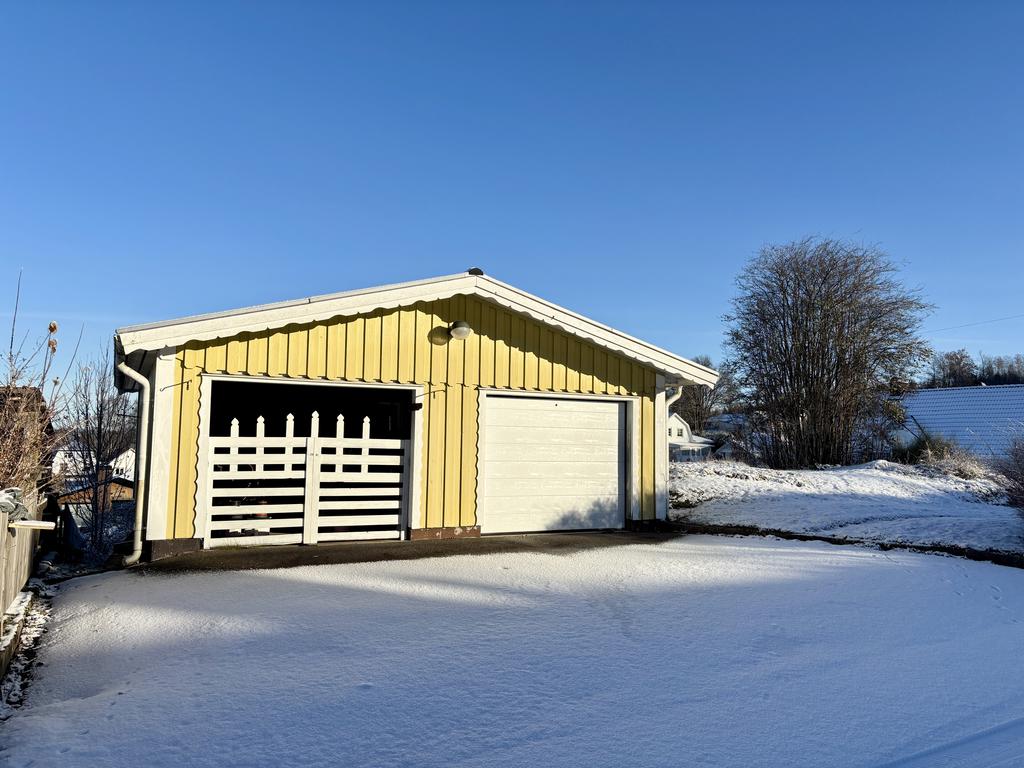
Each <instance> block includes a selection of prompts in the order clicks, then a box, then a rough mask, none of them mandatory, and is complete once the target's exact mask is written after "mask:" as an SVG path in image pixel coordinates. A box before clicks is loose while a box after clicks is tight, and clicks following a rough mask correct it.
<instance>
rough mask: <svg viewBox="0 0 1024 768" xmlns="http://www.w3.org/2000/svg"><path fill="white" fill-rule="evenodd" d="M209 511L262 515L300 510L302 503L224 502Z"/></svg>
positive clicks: (220, 513)
mask: <svg viewBox="0 0 1024 768" xmlns="http://www.w3.org/2000/svg"><path fill="white" fill-rule="evenodd" d="M210 511H211V513H212V514H213V515H215V516H217V515H220V516H223V515H244V514H251V515H258V516H260V517H262V516H263V515H285V514H289V513H295V512H301V511H302V504H295V503H290V504H237V505H236V504H226V505H224V506H223V507H213V508H212V509H211V510H210Z"/></svg>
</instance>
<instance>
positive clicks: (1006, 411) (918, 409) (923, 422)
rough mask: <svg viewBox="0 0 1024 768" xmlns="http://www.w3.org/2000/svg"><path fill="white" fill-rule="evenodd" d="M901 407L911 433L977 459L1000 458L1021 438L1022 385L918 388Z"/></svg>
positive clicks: (1023, 421) (1023, 432) (1023, 422)
mask: <svg viewBox="0 0 1024 768" xmlns="http://www.w3.org/2000/svg"><path fill="white" fill-rule="evenodd" d="M902 404H903V408H904V409H905V411H906V414H907V421H906V426H907V429H908V430H910V431H911V432H913V433H915V434H919V433H920V432H921V430H924V431H925V432H927V433H928V434H929V435H932V436H936V437H943V438H945V439H947V440H952V441H954V442H955V443H956V444H957V445H959V446H960V447H961V448H965V449H967V450H969V451H971V452H973V453H976V454H978V455H981V456H1004V455H1006V452H1007V450H1008V449H1009V447H1010V444H1011V443H1012V442H1013V441H1014V440H1017V439H1024V384H1005V385H1002V386H995V387H949V388H946V389H921V390H918V391H916V392H910V393H908V394H906V395H904V396H903V399H902Z"/></svg>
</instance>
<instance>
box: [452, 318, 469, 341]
mask: <svg viewBox="0 0 1024 768" xmlns="http://www.w3.org/2000/svg"><path fill="white" fill-rule="evenodd" d="M471 333H473V329H472V328H470V327H469V323H467V322H466V321H465V320H456V321H455V322H454V323H452V324H451V325H450V326H449V327H448V335H449V336H451V337H452V338H453V339H458V340H459V341H462V340H463V339H468V338H469V336H470V334H471Z"/></svg>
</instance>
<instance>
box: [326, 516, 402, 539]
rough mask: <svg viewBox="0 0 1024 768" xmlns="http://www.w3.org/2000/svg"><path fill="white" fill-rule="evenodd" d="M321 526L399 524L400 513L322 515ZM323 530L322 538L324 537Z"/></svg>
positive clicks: (352, 526) (349, 526) (354, 526)
mask: <svg viewBox="0 0 1024 768" xmlns="http://www.w3.org/2000/svg"><path fill="white" fill-rule="evenodd" d="M319 524H320V527H321V528H334V527H337V528H345V527H348V528H356V527H359V526H365V525H398V515H347V516H346V515H340V516H335V515H331V516H324V515H320V521H319ZM323 536H324V534H323V532H321V533H320V538H323Z"/></svg>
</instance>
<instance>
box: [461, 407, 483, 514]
mask: <svg viewBox="0 0 1024 768" xmlns="http://www.w3.org/2000/svg"><path fill="white" fill-rule="evenodd" d="M464 389H465V392H464V393H463V395H462V468H461V471H460V478H461V489H460V494H461V501H462V511H461V514H460V519H461V522H460V523H459V525H463V526H467V525H468V526H472V525H477V524H478V522H479V521H478V520H477V519H476V473H477V467H478V463H477V455H476V451H477V434H478V430H479V416H478V413H477V410H478V407H479V402H480V400H479V395H478V394H477V391H476V390H475V389H473V388H470V387H465V388H464Z"/></svg>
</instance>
